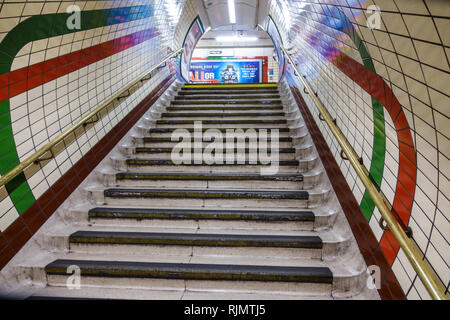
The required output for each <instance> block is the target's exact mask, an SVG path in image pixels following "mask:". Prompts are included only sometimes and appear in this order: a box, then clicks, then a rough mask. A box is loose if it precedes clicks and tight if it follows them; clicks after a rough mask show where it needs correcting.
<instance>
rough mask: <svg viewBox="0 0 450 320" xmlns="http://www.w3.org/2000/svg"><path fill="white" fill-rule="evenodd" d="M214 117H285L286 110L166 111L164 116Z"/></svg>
mask: <svg viewBox="0 0 450 320" xmlns="http://www.w3.org/2000/svg"><path fill="white" fill-rule="evenodd" d="M183 117H184V118H189V117H214V118H217V119H215V120H221V119H223V118H228V117H242V118H243V117H257V118H259V117H284V112H231V111H227V112H165V113H163V114H162V118H183Z"/></svg>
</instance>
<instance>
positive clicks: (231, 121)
mask: <svg viewBox="0 0 450 320" xmlns="http://www.w3.org/2000/svg"><path fill="white" fill-rule="evenodd" d="M196 121H198V120H192V119H184V120H165V119H159V120H156V124H157V125H168V124H169V125H170V124H182V125H186V124H190V125H194V123H195V122H196ZM201 123H202V125H205V124H218V125H220V124H233V125H236V124H241V125H242V124H246V125H249V124H255V125H261V124H265V125H267V124H269V125H273V124H284V125H286V123H287V120H286V119H245V120H241V119H239V120H236V119H215V120H211V119H205V120H202V121H201Z"/></svg>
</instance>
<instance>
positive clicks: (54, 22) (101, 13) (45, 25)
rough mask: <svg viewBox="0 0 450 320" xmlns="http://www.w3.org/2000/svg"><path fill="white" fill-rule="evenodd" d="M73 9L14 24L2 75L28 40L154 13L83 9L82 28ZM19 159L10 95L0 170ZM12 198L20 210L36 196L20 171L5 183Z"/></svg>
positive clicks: (0, 138)
mask: <svg viewBox="0 0 450 320" xmlns="http://www.w3.org/2000/svg"><path fill="white" fill-rule="evenodd" d="M71 15H72V14H71V13H54V14H44V15H35V16H32V17H29V18H27V19H25V20H24V21H22V22H21V23H19V24H18V25H17V26H15V27H14V28H13V29H12V30H10V31H9V33H8V34H7V35H6V36H5V37H4V38H3V40H2V41H1V42H0V75H2V74H6V73H8V72H10V71H11V65H12V63H13V60H14V58H15V56H16V55H17V53H18V52H19V51H20V49H22V48H23V47H24V46H25V45H26V44H28V43H30V42H32V41H37V40H42V39H47V38H50V37H55V36H61V35H65V34H70V33H74V32H79V31H85V30H89V29H94V28H99V27H104V26H109V25H114V24H119V23H125V22H129V21H134V20H140V19H144V18H148V17H150V16H152V15H153V7H152V6H132V7H124V8H112V9H101V10H89V11H82V12H80V19H81V25H80V27H81V28H80V29H69V28H68V26H67V20H68V18H69V17H70V16H71ZM19 163H20V160H19V157H18V154H17V150H16V145H15V141H14V135H13V131H12V126H11V113H10V102H9V99H7V100H4V101H1V102H0V174H1V175H5V174H6V173H8V172H9V171H10V170H11V169H12V168H14V167H15V166H17V165H18V164H19ZM5 187H6V190H7V191H8V193H9V195H10V198H11V200H12V202H13V204H14V206H15V207H16V209H17V212H18V213H19V214H22V213H23V212H25V210H27V209H28V208H29V207H30V206H31V205H32V204H33V203H34V202H35V201H36V199H35V197H34V195H33V193H32V191H31V188H30V186H29V185H28V182H27V180H26V178H25V175H24V174H23V173H22V174H19V175H17V176H16V177H15V178H14V179H13V180H11V181H10V182H8V183H7V184H6V185H5Z"/></svg>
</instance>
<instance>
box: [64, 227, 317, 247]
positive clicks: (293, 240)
mask: <svg viewBox="0 0 450 320" xmlns="http://www.w3.org/2000/svg"><path fill="white" fill-rule="evenodd" d="M69 242H70V243H83V244H139V245H140V244H142V245H147V244H153V245H181V246H210V247H271V248H308V249H322V246H323V243H322V240H321V238H320V237H318V236H269V235H240V234H199V233H156V232H114V231H77V232H74V233H72V234H71V235H70V236H69Z"/></svg>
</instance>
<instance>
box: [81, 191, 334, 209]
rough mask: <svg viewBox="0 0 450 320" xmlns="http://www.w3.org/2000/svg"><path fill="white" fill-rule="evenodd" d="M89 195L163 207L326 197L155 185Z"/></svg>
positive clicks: (291, 202)
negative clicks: (157, 186)
mask: <svg viewBox="0 0 450 320" xmlns="http://www.w3.org/2000/svg"><path fill="white" fill-rule="evenodd" d="M87 192H88V197H89V199H90V201H91V203H93V204H96V205H104V204H107V205H119V206H123V205H127V204H129V203H130V202H132V203H133V204H134V205H138V206H163V207H185V206H199V207H223V208H226V207H235V208H236V207H243V208H244V207H245V208H246V207H260V208H314V207H317V206H318V205H321V204H323V203H324V202H326V201H327V200H328V198H329V193H330V192H329V190H327V189H317V190H316V189H311V190H308V191H305V190H277V189H270V190H268V189H266V190H264V189H259V190H245V189H201V188H196V189H194V188H191V189H187V188H186V189H169V188H164V189H156V188H130V187H129V188H106V189H103V188H88V189H87Z"/></svg>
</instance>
